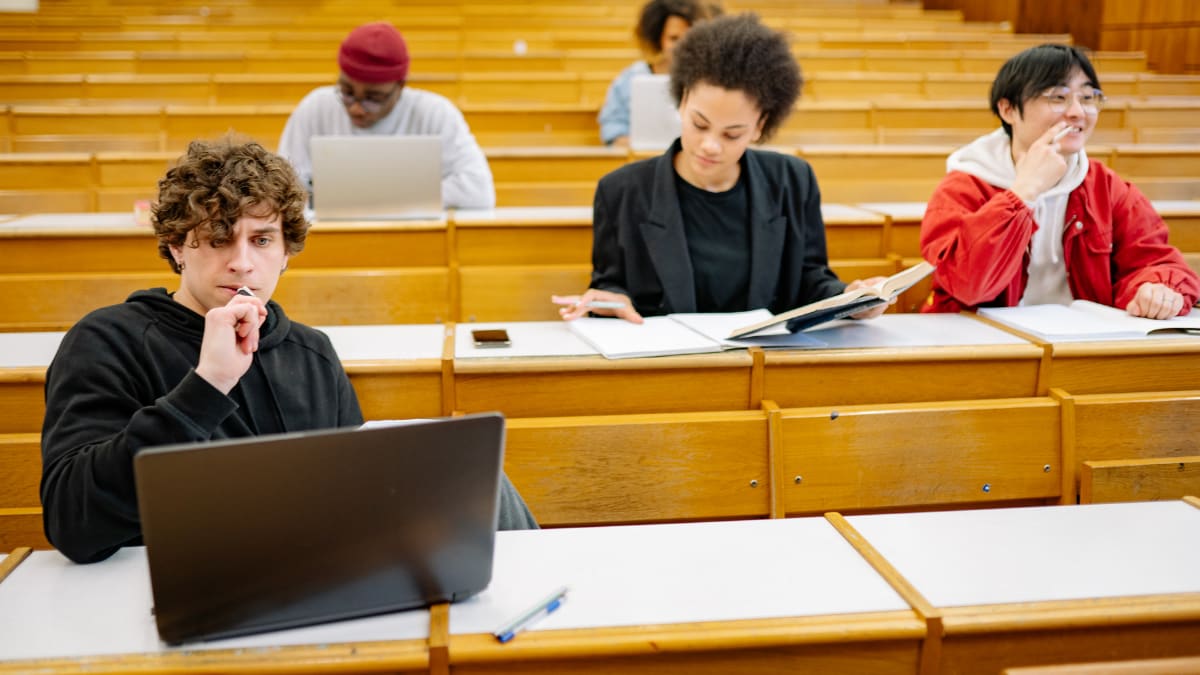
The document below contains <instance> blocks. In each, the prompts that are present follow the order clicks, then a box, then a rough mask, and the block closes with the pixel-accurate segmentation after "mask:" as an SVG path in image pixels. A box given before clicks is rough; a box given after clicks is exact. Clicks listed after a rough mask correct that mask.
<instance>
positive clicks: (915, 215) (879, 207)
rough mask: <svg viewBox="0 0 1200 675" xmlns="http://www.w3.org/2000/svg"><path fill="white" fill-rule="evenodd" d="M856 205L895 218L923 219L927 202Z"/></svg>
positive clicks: (906, 219)
mask: <svg viewBox="0 0 1200 675" xmlns="http://www.w3.org/2000/svg"><path fill="white" fill-rule="evenodd" d="M855 206H857V207H859V208H862V209H866V210H868V211H874V212H875V213H882V214H884V215H887V216H891V217H892V219H893V220H905V221H908V220H921V219H922V218H924V217H925V202H867V203H863V204H855Z"/></svg>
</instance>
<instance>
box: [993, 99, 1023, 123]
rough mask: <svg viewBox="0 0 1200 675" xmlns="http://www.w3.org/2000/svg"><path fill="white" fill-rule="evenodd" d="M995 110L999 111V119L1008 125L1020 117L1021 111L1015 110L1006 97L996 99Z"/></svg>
mask: <svg viewBox="0 0 1200 675" xmlns="http://www.w3.org/2000/svg"><path fill="white" fill-rule="evenodd" d="M996 110H998V111H999V112H1000V119H1002V120H1004V121H1005V122H1008V125H1009V126H1012V125H1013V123H1014V122H1016V121H1017V120H1018V119H1020V118H1021V113H1020V112H1019V111H1018V110H1017V107H1016V106H1015V105H1013V104H1012V102H1011V101H1009V100H1008V99H1006V98H1002V99H1000V100H999V101H996Z"/></svg>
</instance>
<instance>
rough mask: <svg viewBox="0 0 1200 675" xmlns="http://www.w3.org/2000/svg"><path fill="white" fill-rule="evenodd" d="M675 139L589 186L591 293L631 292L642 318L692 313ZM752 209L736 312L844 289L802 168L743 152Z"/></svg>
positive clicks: (794, 160)
mask: <svg viewBox="0 0 1200 675" xmlns="http://www.w3.org/2000/svg"><path fill="white" fill-rule="evenodd" d="M680 149H681V146H680V143H679V141H678V140H676V141H675V143H674V145H672V146H671V147H670V148H669V149H668V150H667V151H666V153H664V154H663V155H661V156H659V157H655V158H652V159H646V160H642V161H639V162H634V163H632V164H627V165H625V166H623V167H621V168H619V169H617V170H616V171H613V172H612V173H609V174H608V175H607V176H605V177H604V178H601V179H600V182H599V184H598V185H597V186H596V199H595V204H594V205H593V210H592V229H593V240H592V282H591V287H592V288H597V289H601V290H605V291H612V292H615V293H623V294H625V295H628V296H629V298H630V299H631V300H632V301H633V306H634V308H635V309H637V311H638V313H640V314H642V315H643V316H654V315H660V314H670V313H673V312H695V311H697V310H696V287H695V280H694V277H693V274H692V261H691V258H690V256H689V255H688V245H687V239H686V237H685V235H684V228H683V217H682V216H681V215H680V212H679V195H678V193H677V192H676V189H675V167H674V165H673V158H674V157H675V153H677V152H679V151H680ZM741 164H742V171H744V172H745V173H746V180H747V182H746V187H747V188H748V200H749V203H750V224H751V227H750V246H751V251H750V265H751V271H750V284H749V292H748V293H747V296H748V297H747V298H746V304H745V307H743V309H747V310H749V309H758V308H760V307H766V308H767V309H769V310H771V312H773V313H779V312H783V311H786V310H789V309H792V308H794V307H799V306H801V305H805V304H808V303H810V302H814V301H816V300H821V299H823V298H827V297H829V296H831V295H837V294H838V293H841V292H842V291H843V290H844V289H845V286H846V285H845V284H844V283H842V282H841V281H839V280H838V278H837V276H836V275H834V273H833V271H832V270H830V269H829V260H828V257H827V255H826V253H825V223H824V221H823V220H822V219H821V193H820V191H819V190H818V189H817V180H816V177H815V176H813V172H812V168H811V167H809V165H808V162H805V161H804V160H802V159H800V158H798V157H792V156H788V155H782V154H779V153H775V152H766V151H762V150H750V149H748V150H746V154H745V155H743V157H742V161H741Z"/></svg>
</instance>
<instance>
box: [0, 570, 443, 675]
mask: <svg viewBox="0 0 1200 675" xmlns="http://www.w3.org/2000/svg"><path fill="white" fill-rule="evenodd" d="M149 582H150V579H149V575H148V573H147V567H146V550H145V549H144V548H140V547H136V548H126V549H122V550H121V551H119V552H117V554H116V555H114V556H113V557H112V558H110V559H108V560H106V561H104V562H102V563H96V564H93V565H76V564H74V563H72V562H70V561H68V560H67V559H66V558H64V557H63V556H62V555H61V554H59V553H58V552H57V551H36V552H34V553H33V554H32V555H30V556H29V558H27V559H26V560H24V561H23V562H21V564H20V565H18V566H17V568H16V569H15V570H14V571H13V572H12V574H10V575H9V576H8V578H6V579H5V580H4V581H3V583H0V603H2V604H3V606H5V607H21V608H22V611H20V612H15V611H10V612H4V613H3V614H2V615H0V645H2V646H3V649H0V659H3V660H0V672H28V671H29V669H30V668H33V667H35V666H36V668H38V669H39V670H43V669H44V671H45V672H66V671H76V670H79V669H85V670H88V671H89V672H98V673H106V672H111V673H117V672H129V671H131V670H150V671H158V672H164V671H171V672H176V671H184V672H186V671H193V670H194V671H197V672H199V671H207V672H212V671H214V670H220V671H225V672H230V671H247V670H253V671H255V672H272V673H288V672H313V671H314V670H320V671H326V672H328V671H334V670H336V671H338V672H367V671H378V670H381V669H387V670H394V671H398V672H406V673H419V672H428V665H429V657H428V650H427V647H426V645H427V638H428V636H429V632H428V627H429V612H428V611H425V610H415V611H411V612H402V613H396V614H387V615H383V616H378V617H372V618H366V619H357V620H352V621H345V622H340V623H333V624H326V625H323V626H313V627H309V628H297V629H294V630H288V631H279V632H274V633H267V634H263V635H258V636H249V637H243V638H231V639H228V640H221V641H216V642H206V643H194V644H188V645H185V646H183V647H169V646H167V645H166V644H164V643H163V642H161V641H160V640H159V638H158V633H157V631H156V629H155V626H154V616H153V614H152V613H151V608H152V605H153V599H152V598H151V594H150V583H149Z"/></svg>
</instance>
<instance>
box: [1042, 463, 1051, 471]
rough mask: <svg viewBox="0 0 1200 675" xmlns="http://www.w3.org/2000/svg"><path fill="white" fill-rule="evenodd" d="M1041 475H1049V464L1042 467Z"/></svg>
mask: <svg viewBox="0 0 1200 675" xmlns="http://www.w3.org/2000/svg"><path fill="white" fill-rule="evenodd" d="M1042 473H1050V465H1049V464H1043V465H1042Z"/></svg>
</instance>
